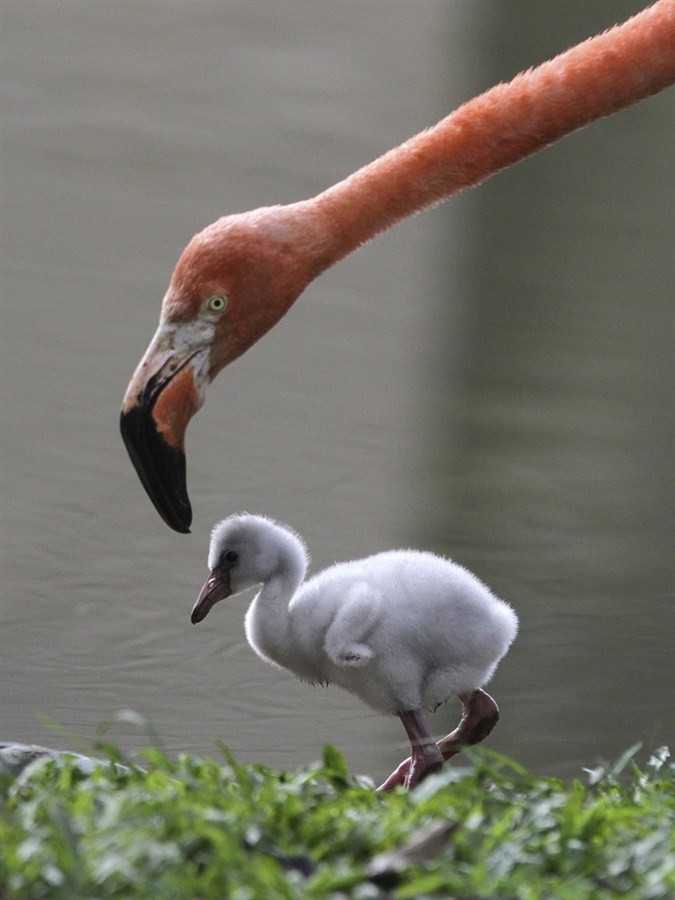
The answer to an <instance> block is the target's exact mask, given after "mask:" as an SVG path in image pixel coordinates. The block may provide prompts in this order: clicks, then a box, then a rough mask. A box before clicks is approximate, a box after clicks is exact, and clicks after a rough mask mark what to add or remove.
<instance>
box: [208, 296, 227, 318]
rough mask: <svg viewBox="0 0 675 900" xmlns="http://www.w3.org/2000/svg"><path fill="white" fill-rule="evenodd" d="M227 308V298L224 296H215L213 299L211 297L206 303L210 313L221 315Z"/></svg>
mask: <svg viewBox="0 0 675 900" xmlns="http://www.w3.org/2000/svg"><path fill="white" fill-rule="evenodd" d="M226 306H227V297H223V296H222V294H215V295H214V296H213V297H209V299H208V300H207V301H206V308H207V309H208V310H209V312H214V313H221V312H223V310H224V309H225V307H226Z"/></svg>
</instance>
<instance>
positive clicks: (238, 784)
mask: <svg viewBox="0 0 675 900" xmlns="http://www.w3.org/2000/svg"><path fill="white" fill-rule="evenodd" d="M109 749H110V748H109ZM220 749H221V751H222V753H223V757H224V759H223V762H222V763H221V762H216V761H214V760H212V759H198V758H195V757H193V756H189V755H186V756H182V757H180V758H179V759H178V760H170V759H168V758H167V757H165V756H164V755H163V754H162V753H161V752H159V751H157V750H150V751H147V752H146V754H145V755H146V760H147V764H146V765H144V768H143V769H141V768H138V767H137V766H134V765H130V766H128V767H126V768H125V767H124V766H122V765H120V760H119V756H118V757H117V761H111V762H109V763H107V764H105V765H102V766H100V767H98V768H97V769H95V770H94V771H93V772H92V773H90V774H86V773H85V772H83V771H82V770H81V769H80V768H79V767H78V764H77V762H76V761H74V760H67V759H62V760H58V761H55V760H47V761H44V762H42V763H38V764H33V766H31V767H30V769H27V770H26V771H25V772H24V773H23V774H22V775H20V776H19V777H17V778H12V777H10V775H9V774H5V775H4V776H3V779H2V792H1V793H2V800H3V811H2V819H1V821H0V827H1V832H0V847H1V862H2V872H1V874H0V897H2V898H3V900H26V898H30V900H34V898H42V897H45V898H54V900H79V898H124V900H135V898H148V900H150V898H152V900H163V898H166V900H174V898H175V900H200V898H204V900H210V898H213V900H216V898H217V900H246V898H252V900H267V898H335V900H341V898H362V900H367V898H392V900H403V898H416V900H421V898H426V897H439V898H458V900H459V898H461V900H468V898H488V897H489V898H495V900H511V898H514V900H530V898H531V900H546V898H560V900H589V898H592V900H610V898H612V900H614V898H618V897H621V898H624V900H660V898H672V897H675V849H674V847H673V824H674V820H675V801H674V792H673V774H674V768H675V767H674V766H673V765H672V764H671V763H669V761H668V752H667V750H666V749H665V748H663V749H661V750H658V751H656V752H655V753H654V754H653V755H652V757H651V759H650V760H649V762H648V764H647V765H646V766H645V769H644V771H641V770H639V769H638V768H637V766H636V765H635V764H634V763H633V761H632V759H631V757H632V753H633V752H634V751H635V749H636V748H633V750H632V751H628V753H626V754H625V755H624V757H622V759H621V760H620V761H619V762H618V763H617V764H616V765H615V766H600V767H598V768H596V769H594V770H590V771H588V772H587V773H586V777H585V780H584V782H585V783H582V782H580V781H574V782H573V783H571V784H569V783H565V782H562V781H559V780H558V779H555V778H548V777H541V776H535V775H532V774H531V773H529V772H527V771H526V770H525V769H523V768H521V767H520V766H519V765H517V764H516V763H514V762H512V761H510V760H507V759H505V758H503V757H500V756H498V755H496V754H494V753H489V752H487V751H480V752H474V753H471V754H468V756H469V759H470V761H471V762H472V766H471V768H470V769H468V770H464V769H463V770H458V769H452V768H450V767H447V768H446V770H445V771H444V772H443V773H441V774H440V775H435V776H432V777H430V778H428V779H427V780H426V781H425V782H423V783H422V784H421V785H420V787H419V788H418V789H417V790H416V791H414V792H412V793H410V794H407V793H405V792H403V791H400V790H397V791H396V792H395V793H393V794H389V795H381V794H377V793H374V792H373V790H372V786H371V785H369V784H368V783H367V782H366V781H365V780H364V779H359V778H356V777H353V776H351V775H350V774H349V773H348V772H347V768H346V766H345V763H344V761H343V759H342V757H341V756H340V754H339V753H338V751H337V750H335V749H334V748H332V747H327V748H326V749H325V752H324V760H323V764H322V765H320V766H316V767H313V768H310V769H306V770H303V771H299V772H276V771H273V770H271V769H268V768H264V767H262V766H257V765H247V766H243V765H239V764H238V763H237V762H236V760H235V759H233V757H232V756H231V754H230V753H229V751H227V749H226V748H224V747H221V748H220Z"/></svg>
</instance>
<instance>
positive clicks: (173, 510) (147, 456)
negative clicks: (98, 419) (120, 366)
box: [120, 406, 192, 534]
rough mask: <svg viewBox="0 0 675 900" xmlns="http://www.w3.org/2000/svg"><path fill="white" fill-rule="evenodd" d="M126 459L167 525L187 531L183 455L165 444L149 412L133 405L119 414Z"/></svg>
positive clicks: (188, 508) (188, 511)
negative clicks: (127, 455)
mask: <svg viewBox="0 0 675 900" xmlns="http://www.w3.org/2000/svg"><path fill="white" fill-rule="evenodd" d="M120 431H121V433H122V439H123V441H124V445H125V447H126V448H127V452H128V454H129V458H130V459H131V462H132V463H133V465H134V468H135V469H136V473H137V474H138V477H139V478H140V480H141V484H142V485H143V487H144V488H145V490H146V491H147V494H148V496H149V497H150V499H151V500H152V502H153V504H154V506H155V509H156V510H157V512H158V513H159V514H160V516H161V517H162V519H164V521H165V522H166V524H167V525H168V526H169V528H173V530H174V531H177V532H179V533H180V534H189V533H190V525H191V524H192V507H191V506H190V498H189V497H188V493H187V481H186V474H185V454H184V453H183V451H182V450H177V449H176V448H175V447H171V446H170V445H169V444H167V443H166V441H165V440H164V438H163V437H162V435H161V434H160V433H159V432H158V431H157V427H156V425H155V421H154V419H153V418H152V413H151V411H149V410H147V409H145V408H144V407H142V406H135V407H133V408H132V409H130V410H129V412H123V413H122V414H121V416H120Z"/></svg>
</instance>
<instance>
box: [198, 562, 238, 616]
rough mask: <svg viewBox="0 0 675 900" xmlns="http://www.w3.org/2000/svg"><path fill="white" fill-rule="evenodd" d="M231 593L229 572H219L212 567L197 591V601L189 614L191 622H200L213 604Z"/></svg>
mask: <svg viewBox="0 0 675 900" xmlns="http://www.w3.org/2000/svg"><path fill="white" fill-rule="evenodd" d="M231 594H232V588H231V587H230V573H229V572H225V573H221V572H218V571H216V570H215V569H214V570H213V572H211V574H210V575H209V577H208V578H207V580H206V583H205V584H204V587H203V588H202V589H201V591H200V592H199V597H197V602H196V603H195V605H194V606H193V607H192V614H191V615H190V621H191V622H192V624H193V625H196V624H197V623H198V622H201V621H202V619H205V618H206V617H207V616H208V614H209V612H210V610H211V607H212V606H213V605H214V604H216V603H217V602H218V601H219V600H225V598H226V597H229V596H231Z"/></svg>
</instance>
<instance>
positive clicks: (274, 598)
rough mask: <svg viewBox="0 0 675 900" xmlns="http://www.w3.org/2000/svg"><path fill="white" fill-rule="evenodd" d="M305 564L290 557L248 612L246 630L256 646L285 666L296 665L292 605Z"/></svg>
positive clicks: (262, 652) (257, 596)
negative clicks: (290, 607) (290, 609)
mask: <svg viewBox="0 0 675 900" xmlns="http://www.w3.org/2000/svg"><path fill="white" fill-rule="evenodd" d="M305 571H306V567H305V566H303V565H302V563H301V561H300V560H295V559H291V558H290V557H288V558H285V559H283V560H282V562H281V565H280V567H279V569H278V570H277V571H276V572H275V573H274V574H273V575H272V577H271V578H269V579H268V580H267V581H266V582H265V583H264V584H263V586H262V588H261V589H260V592H259V593H258V594H257V595H256V596H255V597H254V599H253V602H252V603H251V606H250V607H249V610H248V613H247V614H246V632H247V636H248V638H249V642H250V643H251V644H252V645H253V647H254V648H255V650H256V651H257V652H258V653H259V654H261V655H262V656H263V657H266V658H267V659H271V660H272V661H273V662H275V663H277V665H280V666H282V667H283V668H290V669H293V662H294V657H295V655H296V654H294V653H293V652H292V651H291V645H292V643H293V630H292V628H291V617H290V611H289V605H290V604H291V601H292V600H293V597H294V596H295V594H296V593H297V591H298V589H299V587H300V585H301V584H302V582H303V579H304V577H305Z"/></svg>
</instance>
